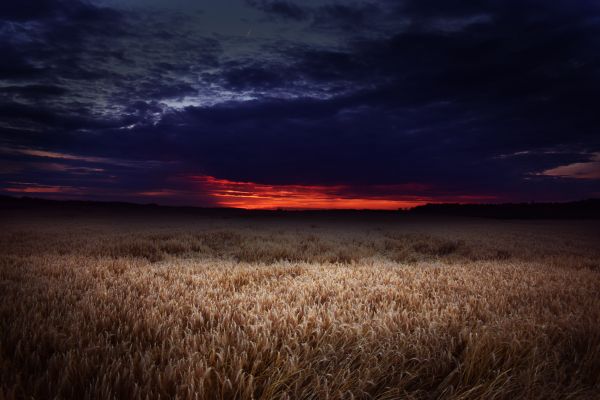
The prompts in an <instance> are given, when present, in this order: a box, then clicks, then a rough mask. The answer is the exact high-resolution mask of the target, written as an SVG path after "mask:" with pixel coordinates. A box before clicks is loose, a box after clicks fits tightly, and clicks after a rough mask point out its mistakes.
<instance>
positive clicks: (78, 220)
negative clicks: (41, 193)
mask: <svg viewBox="0 0 600 400" xmlns="http://www.w3.org/2000/svg"><path fill="white" fill-rule="evenodd" d="M1 218H2V221H3V222H2V230H1V232H0V252H1V253H0V254H1V261H0V399H12V398H36V399H48V398H61V399H92V398H94V399H97V398H103V399H104V398H106V399H108V398H117V399H145V398H150V399H154V398H163V399H164V398H178V399H195V398H198V399H342V398H343V399H346V398H347V399H351V398H355V399H434V398H435V399H437V398H439V399H521V398H525V399H565V398H571V399H593V398H600V296H599V295H598V294H599V293H600V246H598V244H599V243H600V227H599V226H598V225H599V224H598V223H597V221H595V222H594V221H585V220H579V221H548V220H537V221H519V220H493V219H475V218H472V219H467V218H458V217H453V218H450V217H448V218H443V217H436V218H430V217H426V216H418V217H416V216H410V215H409V216H404V215H393V214H389V213H387V214H377V213H373V214H344V213H334V214H331V215H328V214H306V215H301V214H294V213H271V214H256V215H250V214H249V215H246V214H239V215H238V214H232V215H228V214H226V213H225V214H215V215H209V214H193V213H190V214H185V213H168V212H153V211H139V212H137V213H126V212H123V211H121V212H115V213H111V212H108V211H106V212H104V213H89V212H85V211H82V210H75V211H69V210H59V211H53V212H46V211H44V210H42V211H38V212H36V211H35V210H7V211H6V210H5V211H3V212H2V215H1Z"/></svg>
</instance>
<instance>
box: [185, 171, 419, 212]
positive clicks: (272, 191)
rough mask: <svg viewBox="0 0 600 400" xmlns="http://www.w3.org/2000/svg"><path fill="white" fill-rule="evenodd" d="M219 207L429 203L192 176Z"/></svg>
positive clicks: (343, 189)
mask: <svg viewBox="0 0 600 400" xmlns="http://www.w3.org/2000/svg"><path fill="white" fill-rule="evenodd" d="M191 180H192V181H193V182H196V183H197V184H198V186H199V189H201V190H203V191H206V192H207V193H208V194H209V195H210V196H211V197H212V198H213V199H214V200H215V203H216V204H217V205H218V206H220V207H234V208H246V209H277V208H283V209H380V210H396V209H399V208H411V207H415V206H418V205H422V204H425V203H427V202H429V201H430V199H427V198H421V197H417V196H364V195H358V194H352V192H351V188H350V187H348V186H344V185H335V186H324V185H266V184H259V183H254V182H236V181H231V180H227V179H217V178H215V177H212V176H204V175H200V176H192V177H191Z"/></svg>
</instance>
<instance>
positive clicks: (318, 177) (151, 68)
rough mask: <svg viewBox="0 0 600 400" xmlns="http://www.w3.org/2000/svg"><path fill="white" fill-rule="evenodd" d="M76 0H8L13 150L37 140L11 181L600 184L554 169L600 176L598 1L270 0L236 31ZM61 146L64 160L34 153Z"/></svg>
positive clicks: (522, 195)
mask: <svg viewBox="0 0 600 400" xmlns="http://www.w3.org/2000/svg"><path fill="white" fill-rule="evenodd" d="M25 3H27V2H25ZM25 3H23V4H25ZM15 4H16V3H15ZM66 4H67V3H66V2H60V1H54V2H47V3H44V4H42V3H40V6H39V7H38V9H32V10H30V11H28V10H29V9H26V8H25V7H24V6H23V7H22V6H21V5H11V6H2V7H4V8H0V16H2V17H1V18H2V22H0V51H2V53H3V59H4V60H5V61H6V62H4V63H2V64H1V65H0V78H2V80H3V86H4V87H3V89H4V90H0V121H1V122H0V146H3V147H5V148H10V149H21V150H23V149H28V150H27V151H29V152H30V153H29V154H27V153H26V152H23V151H20V152H14V151H13V152H12V153H11V154H7V153H4V154H3V156H7V158H10V163H11V164H10V165H9V166H8V167H7V169H6V170H7V171H12V172H10V174H8V175H3V177H4V176H6V177H7V179H12V180H13V181H24V182H37V183H38V184H40V185H43V184H47V185H50V186H57V187H67V186H73V187H87V188H88V189H87V190H88V192H87V193H90V195H94V196H97V195H98V193H99V192H104V193H113V194H115V196H125V197H126V196H134V197H135V198H146V197H152V196H155V197H158V198H160V199H164V201H170V200H171V199H175V198H177V196H179V199H184V198H185V199H188V200H189V201H194V202H206V204H212V205H214V204H216V203H215V199H214V198H212V197H211V196H209V195H208V194H206V193H205V192H203V191H202V190H205V189H206V188H204V189H202V188H200V186H198V187H190V182H186V181H185V179H184V177H186V176H212V177H215V178H214V179H216V180H218V181H223V182H224V181H230V182H237V183H240V184H242V183H244V182H246V183H248V182H250V183H252V185H253V186H251V187H250V186H249V187H246V189H244V190H247V191H248V192H250V188H254V189H252V190H257V191H259V192H260V191H261V190H263V189H264V187H263V186H264V185H266V186H269V185H276V186H278V187H281V188H286V187H288V188H291V187H295V186H298V187H302V188H306V187H311V186H317V187H320V188H326V189H323V191H324V192H323V191H321V192H319V193H321V194H323V193H326V194H327V196H333V197H335V196H341V198H359V199H363V198H368V197H369V196H368V194H369V193H377V194H379V195H382V196H383V194H385V192H386V191H390V192H393V193H395V194H398V192H395V191H394V190H392V189H391V188H392V187H399V186H398V185H405V186H401V187H403V188H404V189H403V190H404V193H405V194H406V195H407V196H411V195H416V196H424V197H423V198H427V199H435V198H440V199H441V198H453V199H457V198H460V196H476V197H477V196H479V197H477V198H480V199H494V200H498V201H499V200H502V199H507V200H519V199H522V200H529V199H536V198H540V199H563V198H565V197H568V196H581V197H585V196H587V195H588V194H589V193H597V192H598V191H599V190H600V188H599V187H598V180H597V179H555V177H556V176H559V175H560V176H574V177H582V176H585V177H589V176H594V175H593V168H595V164H594V163H595V162H596V161H590V160H587V159H582V154H589V153H597V152H599V151H600V137H599V136H598V133H597V127H598V126H600V114H598V112H597V110H596V108H597V107H596V104H595V98H596V97H597V93H598V92H599V91H600V76H599V75H598V70H600V56H599V55H598V51H597V49H598V48H600V22H599V21H600V20H599V19H598V16H600V6H598V5H597V3H595V2H591V1H581V2H576V3H573V2H567V1H558V2H552V3H549V2H541V1H534V0H528V1H519V2H517V1H513V0H509V1H504V2H498V1H491V0H490V1H483V2H472V1H467V0H461V1H459V0H451V1H449V2H439V1H428V0H427V1H416V0H406V1H402V2H397V1H387V0H373V1H368V2H367V1H357V2H328V3H322V2H311V3H299V2H298V3H294V2H291V1H286V2H273V1H253V2H251V5H252V6H253V7H254V8H255V9H258V10H261V11H262V12H264V13H267V15H270V16H272V17H273V19H268V20H267V21H265V18H264V17H262V19H260V20H253V19H252V18H256V14H255V13H249V14H248V16H247V18H248V19H247V20H246V21H245V22H244V29H241V30H240V33H238V34H237V36H236V34H225V33H213V32H209V31H203V30H202V29H203V26H202V24H200V23H199V22H198V21H199V20H197V19H194V18H200V17H197V16H194V17H193V18H192V17H191V16H189V15H185V14H186V13H185V10H183V12H181V13H179V14H176V13H166V12H165V13H160V12H150V11H139V10H138V11H136V10H127V11H125V10H115V9H108V8H105V7H101V6H98V5H95V4H94V3H88V2H85V3H79V2H73V3H70V2H69V4H73V6H72V7H66ZM307 4H310V5H307ZM45 5H47V6H48V7H45ZM250 11H252V10H250ZM203 15H209V16H210V15H211V14H210V12H207V13H205V14H203ZM237 17H238V16H236V18H237ZM259 18H260V17H259ZM238 19H239V18H238ZM278 21H279V22H278ZM281 21H285V22H286V23H281ZM290 21H293V22H295V23H293V24H292V23H289V22H290ZM255 23H256V24H257V26H256V29H255V31H256V34H255V35H252V36H251V37H246V36H245V35H244V33H245V32H246V29H247V28H246V24H255ZM236 29H237V28H236ZM32 152H38V153H32ZM39 152H46V153H39ZM503 155H516V156H510V157H509V156H504V157H503ZM36 160H37V161H36ZM49 160H50V161H52V163H56V164H60V165H65V168H62V170H61V168H54V169H52V168H51V169H49V171H48V173H47V174H45V175H44V174H43V173H41V172H40V170H39V168H38V169H36V167H34V166H33V165H32V164H31V163H32V162H33V163H38V164H39V163H42V162H46V163H48V162H49ZM589 163H592V165H591V166H590V165H588V164H589ZM100 164H101V165H100ZM580 164H584V165H583V166H582V165H580ZM573 165H575V166H576V167H573ZM15 166H20V167H21V168H16V167H15ZM561 166H562V167H561ZM67 167H68V168H67ZM76 168H102V169H103V170H104V171H101V172H100V171H98V173H97V174H88V175H93V176H86V177H85V178H82V177H81V176H79V175H81V172H82V170H79V171H77V170H75V169H76ZM590 168H591V170H590ZM539 171H544V172H543V173H542V174H539ZM548 171H550V173H546V172H548ZM78 172H79V175H77V174H78ZM414 184H419V185H423V186H424V187H426V188H427V189H426V190H425V189H422V188H419V187H416V186H406V185H414ZM340 185H341V186H344V187H348V188H352V189H351V190H350V189H348V190H350V191H349V192H347V193H346V192H344V193H338V192H335V193H332V192H331V188H334V187H339V186H340ZM92 186H93V187H92ZM359 187H365V188H366V189H365V190H362V189H361V190H358V189H357V188H359ZM194 190H198V191H199V192H198V193H195V192H194ZM302 190H304V189H302ZM320 190H321V189H320ZM202 193H203V194H202ZM159 194H160V195H159ZM298 195H302V193H300V194H298ZM136 196H137V197H136ZM469 198H470V197H469ZM404 199H406V198H404ZM383 200H386V201H387V200H389V199H387V198H384V199H383ZM392 200H393V201H395V200H394V199H392ZM161 201H163V200H161ZM173 201H175V200H173Z"/></svg>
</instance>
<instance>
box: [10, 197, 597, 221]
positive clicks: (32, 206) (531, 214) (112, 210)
mask: <svg viewBox="0 0 600 400" xmlns="http://www.w3.org/2000/svg"><path fill="white" fill-rule="evenodd" d="M0 210H2V211H3V212H5V213H6V212H8V213H10V212H11V210H31V211H38V212H42V213H60V214H68V215H73V216H76V215H83V214H85V215H103V214H127V215H131V214H135V215H140V216H142V215H149V214H161V215H173V214H196V215H207V216H222V217H227V218H231V217H238V216H244V217H252V216H256V217H263V216H267V217H277V216H282V215H285V216H295V217H303V216H316V217H328V216H331V217H344V216H364V217H373V216H380V217H383V218H388V217H391V216H439V217H443V216H456V217H476V218H497V219H600V199H589V200H582V201H574V202H566V203H508V204H452V203H442V204H426V205H423V206H418V207H415V208H412V209H402V210H391V211H390V210H281V209H279V210H246V209H240V208H208V207H193V206H166V205H157V204H138V203H127V202H105V201H91V200H49V199H41V198H32V197H12V196H3V195H0Z"/></svg>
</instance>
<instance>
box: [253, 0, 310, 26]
mask: <svg viewBox="0 0 600 400" xmlns="http://www.w3.org/2000/svg"><path fill="white" fill-rule="evenodd" d="M246 2H247V3H248V4H249V5H250V6H252V7H255V8H258V9H259V10H261V11H264V12H265V13H267V14H269V15H272V16H276V17H279V18H283V19H290V20H296V21H303V20H305V19H307V18H308V16H309V13H308V12H307V10H305V9H304V8H303V7H301V6H299V5H297V4H294V3H293V2H289V1H282V0H246Z"/></svg>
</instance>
